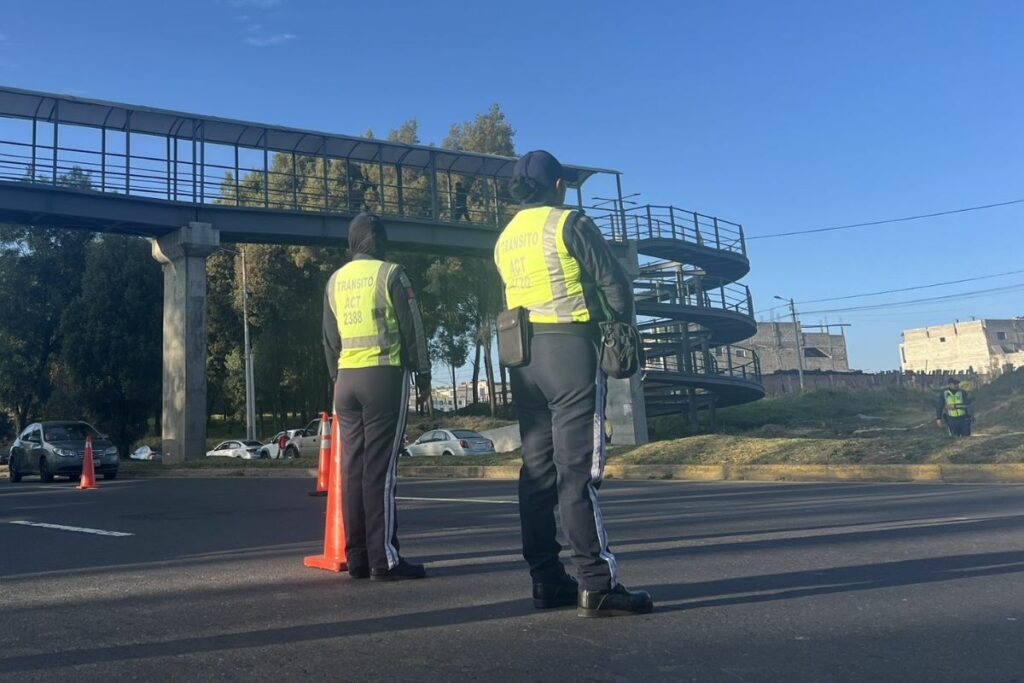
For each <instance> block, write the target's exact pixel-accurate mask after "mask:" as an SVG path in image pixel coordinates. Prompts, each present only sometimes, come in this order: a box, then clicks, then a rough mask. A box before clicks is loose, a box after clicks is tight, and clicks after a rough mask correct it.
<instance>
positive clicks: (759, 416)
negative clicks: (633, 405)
mask: <svg viewBox="0 0 1024 683" xmlns="http://www.w3.org/2000/svg"><path fill="white" fill-rule="evenodd" d="M973 393H974V396H975V401H976V403H975V413H976V415H977V421H976V422H975V424H974V432H973V436H971V437H970V438H969V439H951V438H950V437H949V436H948V434H947V433H946V430H945V428H944V427H937V426H936V425H935V421H934V420H935V408H934V402H935V398H936V395H937V392H936V391H923V390H917V389H905V388H903V389H897V388H889V389H878V390H856V391H851V390H847V391H835V390H821V391H812V392H808V393H805V394H790V395H786V396H783V397H780V398H776V399H766V400H762V401H758V402H757V403H752V404H749V405H745V406H736V407H734V408H726V409H723V410H721V411H719V415H718V418H719V420H718V421H719V430H718V433H716V434H697V435H691V436H687V435H686V428H685V427H684V424H685V421H684V420H683V419H681V418H679V417H675V416H673V417H664V418H656V419H654V420H652V427H653V429H654V432H655V435H656V437H657V438H658V440H657V441H653V442H652V443H649V444H647V445H645V446H640V447H638V448H635V449H632V450H629V451H625V452H621V454H619V455H617V456H616V455H615V454H613V457H617V458H618V462H621V463H635V464H721V463H736V464H740V463H743V464H764V465H769V464H782V463H794V464H798V463H799V464H857V463H864V464H923V463H1011V462H1024V368H1021V369H1018V370H1016V371H1014V372H1009V373H1005V374H1003V375H1002V376H1001V377H999V378H998V379H996V380H995V381H993V382H991V383H990V384H986V385H983V386H981V387H979V388H978V389H977V390H976V391H975V392H973Z"/></svg>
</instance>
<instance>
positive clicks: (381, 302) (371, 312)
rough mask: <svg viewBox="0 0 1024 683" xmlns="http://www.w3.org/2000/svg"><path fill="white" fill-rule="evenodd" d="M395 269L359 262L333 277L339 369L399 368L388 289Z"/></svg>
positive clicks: (398, 347) (398, 339) (381, 263)
mask: <svg viewBox="0 0 1024 683" xmlns="http://www.w3.org/2000/svg"><path fill="white" fill-rule="evenodd" d="M396 268H398V266H397V265H395V264H394V263H387V262H385V261H377V260H374V259H359V260H356V261H351V262H349V263H347V264H346V265H344V266H342V268H341V269H340V270H339V271H338V272H337V273H336V274H335V276H334V292H333V299H332V301H333V304H334V306H333V308H334V316H335V318H336V319H337V321H338V335H339V336H340V337H341V356H340V357H339V358H338V367H339V368H370V367H377V366H381V365H385V366H395V367H399V366H401V365H402V345H401V337H400V336H399V334H398V318H397V317H396V316H395V307H394V305H393V304H392V301H391V290H390V288H389V287H388V283H389V282H390V281H391V275H392V273H394V271H395V269H396Z"/></svg>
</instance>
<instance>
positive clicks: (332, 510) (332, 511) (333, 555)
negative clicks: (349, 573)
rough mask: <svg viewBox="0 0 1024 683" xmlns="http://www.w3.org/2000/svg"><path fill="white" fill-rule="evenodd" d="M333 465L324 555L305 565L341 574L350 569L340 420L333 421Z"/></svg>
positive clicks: (331, 467) (317, 556)
mask: <svg viewBox="0 0 1024 683" xmlns="http://www.w3.org/2000/svg"><path fill="white" fill-rule="evenodd" d="M332 422H333V425H334V426H333V428H332V429H331V433H332V435H333V437H334V438H332V439H331V458H330V460H331V464H330V474H329V476H328V478H327V525H326V529H325V531H324V554H323V555H310V556H309V557H307V558H305V560H303V564H305V565H306V566H307V567H313V568H314V569H326V570H327V571H329V572H340V571H342V570H344V569H347V568H348V564H347V562H346V561H345V513H344V512H343V511H342V509H341V501H342V492H341V483H342V482H341V459H342V457H344V456H343V454H342V448H341V439H340V438H339V437H338V420H337V418H335V419H334V420H332Z"/></svg>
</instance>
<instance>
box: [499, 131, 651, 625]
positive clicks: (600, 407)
mask: <svg viewBox="0 0 1024 683" xmlns="http://www.w3.org/2000/svg"><path fill="white" fill-rule="evenodd" d="M575 180H576V177H575V174H574V173H572V172H571V171H570V170H569V169H565V168H564V167H563V166H562V165H561V164H560V163H559V162H558V160H557V159H556V158H555V157H554V156H552V155H551V154H549V153H548V152H545V151H534V152H529V153H527V154H526V155H524V156H523V157H522V158H521V159H519V161H518V162H517V163H516V165H515V168H514V169H513V172H512V181H511V185H510V190H511V192H512V196H513V198H515V199H516V200H517V201H519V202H520V204H521V207H520V210H519V212H518V213H517V214H516V216H515V217H514V218H513V219H512V220H511V221H510V222H509V224H508V225H507V226H506V227H505V229H504V231H503V232H502V233H501V236H500V237H499V238H498V243H497V245H496V247H495V250H494V260H495V263H496V264H497V266H498V271H499V272H500V273H501V278H502V281H503V282H504V285H505V301H506V304H507V306H508V307H509V308H516V307H520V306H521V307H523V308H525V309H527V311H529V321H530V328H531V339H530V353H529V361H528V363H527V364H525V365H522V366H520V367H516V368H510V372H511V382H512V396H513V398H514V400H515V402H516V409H517V412H518V415H519V433H520V436H521V437H522V442H523V446H522V452H523V466H522V468H521V469H520V472H519V515H520V520H521V524H522V533H523V557H524V558H525V559H526V561H527V562H528V563H529V565H530V575H531V577H532V578H533V601H534V605H535V606H536V607H537V608H540V609H544V608H549V607H560V606H567V605H572V604H576V605H577V611H576V613H577V615H579V616H582V617H604V616H615V615H623V614H643V613H646V612H650V611H651V610H652V609H653V603H652V601H651V596H650V595H648V594H647V593H645V592H642V591H630V590H627V589H626V588H625V587H624V586H623V585H622V584H621V583H619V581H618V572H617V567H616V562H615V556H614V555H612V553H611V551H610V550H609V548H608V537H607V535H606V534H605V528H604V520H603V517H602V514H601V507H600V505H599V504H598V500H597V489H598V487H599V486H600V483H601V477H602V474H603V471H604V458H605V450H604V447H605V443H604V428H603V423H604V404H605V389H606V386H605V385H606V381H605V376H604V373H602V372H601V368H600V364H599V363H598V355H597V343H598V340H599V333H598V328H597V323H598V322H599V321H602V320H622V321H632V318H633V298H632V292H631V287H630V281H629V278H628V277H627V276H626V274H625V272H624V271H623V269H622V267H621V266H620V265H619V263H618V261H617V260H616V258H615V256H614V254H612V252H611V249H610V248H609V247H608V244H607V243H606V242H605V241H604V238H602V236H601V233H600V231H599V230H598V229H597V226H596V225H594V223H593V221H591V220H590V219H589V218H587V216H585V215H584V214H583V212H582V211H580V210H578V209H570V208H566V207H563V206H562V204H563V202H564V201H565V191H566V184H567V183H571V182H574V181H575ZM556 504H557V505H558V507H559V511H560V516H561V520H562V526H563V529H564V531H565V534H566V537H567V538H568V540H569V544H570V545H571V546H572V555H573V561H574V563H575V564H576V568H577V575H578V577H579V581H578V583H577V581H575V580H573V579H572V578H571V577H569V576H568V575H567V574H566V573H565V568H564V566H563V565H562V562H561V561H560V560H559V557H558V554H559V551H560V550H561V546H560V545H559V543H558V541H557V540H555V505H556Z"/></svg>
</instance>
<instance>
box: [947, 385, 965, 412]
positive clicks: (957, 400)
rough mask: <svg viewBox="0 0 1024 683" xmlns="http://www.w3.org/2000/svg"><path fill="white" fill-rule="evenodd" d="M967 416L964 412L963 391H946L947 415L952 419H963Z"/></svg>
mask: <svg viewBox="0 0 1024 683" xmlns="http://www.w3.org/2000/svg"><path fill="white" fill-rule="evenodd" d="M966 414H967V411H966V410H964V393H963V392H962V391H957V392H955V393H954V392H952V391H950V390H949V389H946V415H949V416H950V417H963V416H964V415H966Z"/></svg>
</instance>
